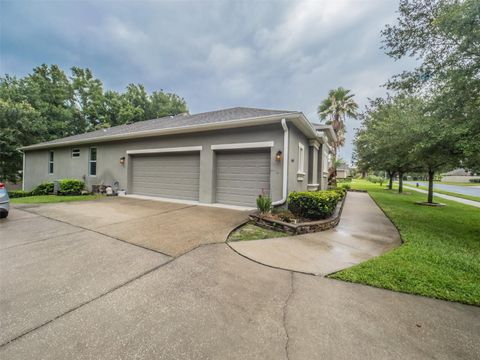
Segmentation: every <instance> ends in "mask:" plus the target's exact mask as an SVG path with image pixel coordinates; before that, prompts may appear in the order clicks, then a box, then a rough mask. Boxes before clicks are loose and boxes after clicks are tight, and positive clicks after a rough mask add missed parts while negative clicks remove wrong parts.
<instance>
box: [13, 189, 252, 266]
mask: <svg viewBox="0 0 480 360" xmlns="http://www.w3.org/2000/svg"><path fill="white" fill-rule="evenodd" d="M21 208H22V209H24V210H27V211H28V212H30V213H34V214H40V215H42V217H47V218H50V219H54V220H58V224H59V225H62V224H69V225H74V226H76V227H77V228H81V229H86V230H91V231H94V232H96V233H100V234H103V235H107V236H109V237H112V238H115V239H118V240H123V241H126V242H129V243H132V244H136V245H138V246H141V247H145V248H148V249H151V250H155V251H157V252H161V253H163V254H166V255H169V256H174V257H176V256H179V255H182V254H184V253H186V252H187V251H190V250H192V249H194V248H195V247H197V246H199V245H203V244H211V243H219V242H225V239H226V238H227V236H228V234H229V233H230V231H231V230H232V229H233V228H235V227H236V226H238V225H240V224H241V223H243V222H244V221H245V220H247V217H248V212H244V211H238V210H230V209H221V208H214V207H206V206H196V205H184V204H178V203H169V202H162V201H148V200H138V199H132V198H122V197H116V198H106V199H102V200H99V201H95V202H91V201H78V202H66V203H57V204H47V205H23V206H21Z"/></svg>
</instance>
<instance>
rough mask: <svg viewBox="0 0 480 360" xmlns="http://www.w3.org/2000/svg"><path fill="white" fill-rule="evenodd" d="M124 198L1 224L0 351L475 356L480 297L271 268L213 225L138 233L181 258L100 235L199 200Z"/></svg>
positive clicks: (43, 354)
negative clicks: (182, 234) (459, 299)
mask: <svg viewBox="0 0 480 360" xmlns="http://www.w3.org/2000/svg"><path fill="white" fill-rule="evenodd" d="M116 200H119V202H118V205H117V203H115V201H116ZM125 200H127V199H125ZM123 201H124V199H113V200H108V201H101V202H95V203H90V206H89V204H88V203H70V204H62V206H60V205H55V206H54V205H42V206H38V207H34V208H32V207H30V208H28V209H25V210H18V209H14V210H13V211H12V213H11V217H10V218H9V219H7V220H1V221H0V244H1V245H2V248H1V250H0V287H1V289H0V290H1V291H0V323H1V329H2V331H1V333H0V336H1V337H0V358H1V359H133V358H142V359H317V358H335V359H352V358H368V359H386V358H388V359H405V358H411V359H420V358H421V359H424V358H437V359H451V358H456V359H476V358H479V352H478V343H479V341H480V335H479V334H480V309H479V308H477V307H472V306H467V305H462V304H458V303H450V302H445V301H439V300H434V299H428V298H423V297H418V296H412V295H405V294H399V293H394V292H390V291H386V290H381V289H375V288H371V287H366V286H362V285H357V284H350V283H344V282H340V281H335V280H330V279H325V278H320V277H314V276H310V275H304V274H298V273H292V272H289V271H284V270H278V269H273V268H270V267H266V266H263V265H260V264H257V263H255V262H252V261H250V260H248V259H246V258H244V257H242V256H239V255H238V254H236V253H235V252H233V251H232V250H231V249H230V248H229V247H228V245H226V244H224V243H216V242H219V241H220V239H221V238H220V233H221V231H220V230H217V229H215V230H211V232H210V234H212V237H211V238H210V240H209V241H210V242H213V243H211V244H210V243H207V242H208V241H207V237H203V240H198V242H197V240H192V241H187V242H186V244H184V245H182V246H180V247H179V246H171V247H170V246H166V247H165V244H164V242H163V241H161V239H160V240H159V241H158V242H150V241H147V236H145V237H144V240H142V241H139V242H138V244H140V245H141V246H144V245H145V246H147V245H149V244H151V243H153V244H156V245H155V246H158V247H159V248H162V249H163V250H165V252H166V251H167V250H168V251H170V253H171V254H173V253H180V252H182V251H183V252H184V253H183V254H182V255H180V256H177V257H176V258H174V257H171V256H168V255H165V254H162V253H160V252H157V251H155V250H151V249H147V248H142V247H140V246H137V245H136V244H130V243H128V242H126V240H124V239H121V238H120V237H119V238H117V236H120V235H122V234H121V232H120V233H115V237H112V236H110V235H106V234H104V233H103V232H105V233H106V231H105V229H109V230H108V231H110V230H111V228H114V227H115V224H123V223H125V222H128V223H131V224H137V226H139V227H140V228H137V229H136V231H138V232H142V229H141V227H142V226H147V224H148V219H152V218H154V219H156V218H155V217H156V216H158V215H160V212H161V211H164V214H165V215H167V214H170V215H173V214H175V213H178V214H181V212H182V211H193V208H176V207H175V208H172V205H167V204H163V203H159V204H162V205H161V207H162V208H161V209H160V208H159V206H160V205H159V204H157V203H154V202H142V203H141V202H133V203H131V206H127V203H125V204H123ZM128 201H130V200H128ZM122 204H123V205H122ZM134 206H137V207H139V212H136V213H135V212H131V211H129V212H126V211H123V210H122V209H124V210H128V209H127V208H131V207H134ZM62 207H66V208H68V209H70V210H71V214H72V217H71V219H75V220H71V221H75V222H76V224H72V223H67V220H68V219H67V218H65V216H66V215H65V213H64V210H63V211H62V210H61V208H62ZM82 208H83V209H84V211H86V213H84V212H82V210H81V209H82ZM94 208H95V209H94ZM206 209H207V208H200V210H202V211H203V210H205V211H206ZM26 210H28V211H26ZM70 210H69V211H70ZM108 210H110V214H108V215H105V212H106V211H108ZM215 210H219V211H221V214H222V215H223V213H224V210H221V209H215ZM212 211H213V210H212ZM140 212H141V213H142V215H139V214H140ZM94 213H96V214H97V215H98V216H93V214H94ZM73 215H76V216H73ZM186 216H188V215H186ZM191 216H193V215H191ZM237 216H238V218H237ZM242 216H244V214H243V213H238V214H237V215H234V214H231V215H228V216H225V219H226V220H225V221H226V223H228V222H229V221H231V223H230V224H234V223H235V221H237V220H240V219H241V217H242ZM54 218H55V219H54ZM142 218H143V219H142ZM109 219H110V220H109ZM117 220H118V221H117ZM69 221H70V220H69ZM216 221H217V222H216V223H214V224H212V226H217V225H218V226H219V227H221V226H224V228H226V227H227V225H220V224H219V223H220V222H221V219H218V220H216ZM107 222H109V223H107ZM215 224H217V225H215ZM137 226H133V225H132V227H133V228H132V229H129V231H131V234H134V232H135V228H136V227H137ZM230 226H233V225H230ZM90 227H91V229H90ZM125 229H127V228H125ZM150 229H152V230H151V236H156V235H157V234H156V233H155V232H156V231H157V230H156V229H162V230H163V229H165V230H164V232H162V236H167V237H170V239H176V238H175V237H174V236H172V235H171V234H168V232H167V229H169V228H168V227H161V226H160V227H158V228H150ZM100 231H102V233H100ZM222 231H223V230H222ZM131 234H130V235H129V236H132V235H131ZM192 234H194V233H193V230H192ZM213 235H215V236H213ZM122 236H124V235H122ZM159 238H160V236H159ZM125 239H126V238H125ZM194 243H195V244H196V245H193V244H194ZM158 244H160V245H158ZM202 244H203V245H202ZM192 246H194V247H193V248H192V250H185V249H188V248H191V247H192ZM180 248H181V249H182V250H180Z"/></svg>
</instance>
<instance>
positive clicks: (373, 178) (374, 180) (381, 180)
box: [367, 175, 385, 186]
mask: <svg viewBox="0 0 480 360" xmlns="http://www.w3.org/2000/svg"><path fill="white" fill-rule="evenodd" d="M367 181H370V182H371V183H374V184H380V186H382V185H383V183H384V182H385V178H384V177H383V176H375V175H368V176H367Z"/></svg>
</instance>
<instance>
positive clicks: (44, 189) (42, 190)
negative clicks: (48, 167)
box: [32, 182, 53, 195]
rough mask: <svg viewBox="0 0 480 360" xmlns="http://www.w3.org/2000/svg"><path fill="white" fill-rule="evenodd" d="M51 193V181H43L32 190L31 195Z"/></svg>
mask: <svg viewBox="0 0 480 360" xmlns="http://www.w3.org/2000/svg"><path fill="white" fill-rule="evenodd" d="M51 193H53V182H48V183H43V184H40V185H38V186H37V187H36V188H35V189H33V190H32V195H48V194H51Z"/></svg>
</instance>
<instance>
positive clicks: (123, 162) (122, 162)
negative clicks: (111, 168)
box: [120, 156, 125, 165]
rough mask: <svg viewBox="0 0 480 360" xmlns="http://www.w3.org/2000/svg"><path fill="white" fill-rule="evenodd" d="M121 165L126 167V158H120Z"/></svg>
mask: <svg viewBox="0 0 480 360" xmlns="http://www.w3.org/2000/svg"><path fill="white" fill-rule="evenodd" d="M120 165H125V156H122V157H121V158H120Z"/></svg>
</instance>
